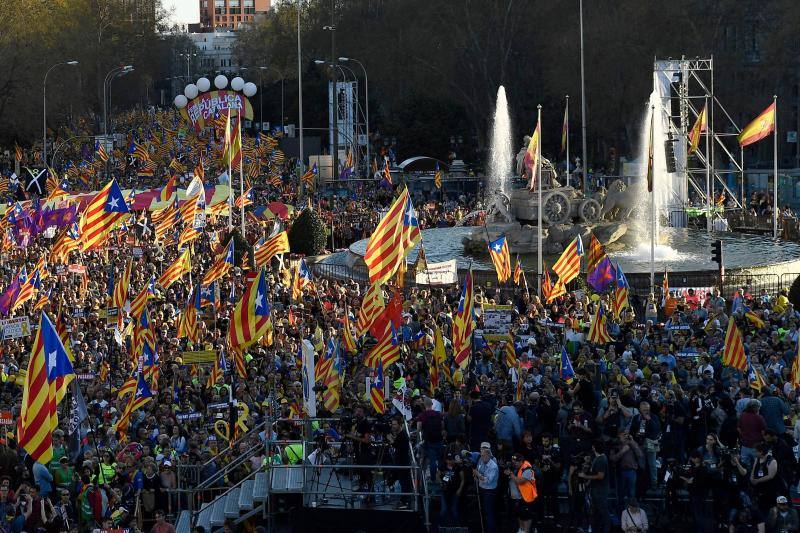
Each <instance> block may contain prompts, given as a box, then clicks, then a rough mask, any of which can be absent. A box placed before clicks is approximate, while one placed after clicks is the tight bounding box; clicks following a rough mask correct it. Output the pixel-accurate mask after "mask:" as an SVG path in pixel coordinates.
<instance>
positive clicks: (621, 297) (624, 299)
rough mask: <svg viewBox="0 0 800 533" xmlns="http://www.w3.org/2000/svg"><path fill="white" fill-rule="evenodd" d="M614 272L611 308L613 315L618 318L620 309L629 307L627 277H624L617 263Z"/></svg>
mask: <svg viewBox="0 0 800 533" xmlns="http://www.w3.org/2000/svg"><path fill="white" fill-rule="evenodd" d="M616 272H617V279H616V283H615V285H614V300H613V309H614V316H616V317H617V318H619V317H620V314H621V313H622V310H623V309H625V308H626V307H629V306H630V304H629V303H628V279H627V278H626V277H625V273H624V272H622V268H621V267H620V266H619V263H617V267H616Z"/></svg>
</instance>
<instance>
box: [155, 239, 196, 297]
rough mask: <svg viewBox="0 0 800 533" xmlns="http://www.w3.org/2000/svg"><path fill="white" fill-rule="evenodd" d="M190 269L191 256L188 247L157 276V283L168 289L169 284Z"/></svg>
mask: <svg viewBox="0 0 800 533" xmlns="http://www.w3.org/2000/svg"><path fill="white" fill-rule="evenodd" d="M191 271H192V257H191V253H190V251H189V248H186V249H185V250H184V251H183V253H182V254H181V255H179V256H178V258H177V259H175V262H173V263H172V264H171V265H170V266H169V267H167V269H166V270H165V271H164V272H163V273H162V274H161V277H159V278H158V281H157V283H158V284H159V285H161V286H162V287H163V288H165V289H168V288H169V286H170V285H172V284H173V283H175V282H176V281H178V280H179V279H181V277H183V275H184V274H186V273H188V272H191Z"/></svg>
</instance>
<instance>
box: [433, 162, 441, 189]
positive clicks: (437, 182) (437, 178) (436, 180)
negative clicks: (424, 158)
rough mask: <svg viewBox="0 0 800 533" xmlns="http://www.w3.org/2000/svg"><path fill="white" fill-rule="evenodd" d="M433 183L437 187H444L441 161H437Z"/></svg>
mask: <svg viewBox="0 0 800 533" xmlns="http://www.w3.org/2000/svg"><path fill="white" fill-rule="evenodd" d="M433 183H434V185H436V188H437V189H441V188H442V171H441V170H440V169H439V162H438V161H437V162H436V170H435V171H434V173H433Z"/></svg>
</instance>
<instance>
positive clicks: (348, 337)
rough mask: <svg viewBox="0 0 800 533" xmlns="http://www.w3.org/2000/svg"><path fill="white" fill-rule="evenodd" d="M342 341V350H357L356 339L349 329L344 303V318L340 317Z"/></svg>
mask: <svg viewBox="0 0 800 533" xmlns="http://www.w3.org/2000/svg"><path fill="white" fill-rule="evenodd" d="M342 343H344V350H345V351H346V352H348V353H356V352H357V351H358V346H357V345H356V339H355V337H353V330H352V329H350V314H349V312H348V310H347V305H346V304H345V308H344V318H343V319H342Z"/></svg>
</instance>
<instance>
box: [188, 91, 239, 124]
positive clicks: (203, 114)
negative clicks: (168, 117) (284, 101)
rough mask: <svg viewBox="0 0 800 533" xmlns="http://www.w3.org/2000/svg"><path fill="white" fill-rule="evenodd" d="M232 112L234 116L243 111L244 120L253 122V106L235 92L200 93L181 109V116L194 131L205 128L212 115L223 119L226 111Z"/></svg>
mask: <svg viewBox="0 0 800 533" xmlns="http://www.w3.org/2000/svg"><path fill="white" fill-rule="evenodd" d="M229 109H230V110H233V111H234V115H235V114H236V113H238V112H239V111H240V110H241V109H244V118H245V119H247V120H253V106H252V105H251V104H250V100H248V99H247V97H246V96H245V95H244V94H242V93H240V92H236V91H227V90H223V91H209V92H207V93H201V94H199V95H197V97H196V98H192V99H191V100H189V104H188V105H187V106H186V107H185V108H183V109H181V114H182V115H184V118H187V119H188V120H189V122H191V123H192V126H194V128H195V129H196V130H200V129H202V128H204V127H205V126H206V123H207V122H209V121H210V120H213V119H214V115H215V114H216V115H217V116H222V117H225V116H226V115H227V114H228V110H229Z"/></svg>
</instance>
